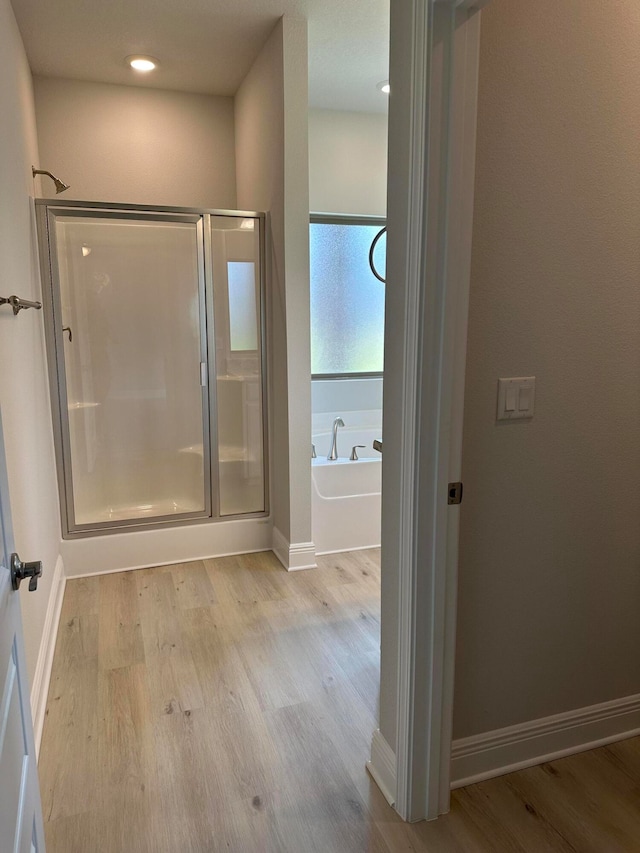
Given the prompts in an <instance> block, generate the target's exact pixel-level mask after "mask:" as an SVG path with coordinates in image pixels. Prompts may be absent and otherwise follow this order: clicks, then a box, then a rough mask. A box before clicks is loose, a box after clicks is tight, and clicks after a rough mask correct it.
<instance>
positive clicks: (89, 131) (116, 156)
mask: <svg viewBox="0 0 640 853" xmlns="http://www.w3.org/2000/svg"><path fill="white" fill-rule="evenodd" d="M34 87H35V97H36V115H37V122H38V143H39V147H40V158H41V166H42V168H44V169H49V171H51V172H54V173H55V174H57V175H58V176H59V177H61V178H62V179H63V180H64V181H65V182H66V183H68V184H70V185H71V189H69V190H68V191H67V192H66V193H65V195H64V196H63V197H62V198H63V199H66V198H70V199H80V200H84V201H113V202H122V203H125V204H159V205H164V206H178V207H180V206H182V207H218V208H234V207H235V206H236V186H235V149H234V126H233V125H234V118H233V98H225V97H215V96H211V95H197V94H191V93H186V92H166V91H163V90H162V89H146V88H144V87H140V86H116V85H111V84H109V83H87V82H84V81H79V80H60V79H57V78H49V77H36V78H35V80H34ZM42 189H43V191H44V194H46V195H47V196H51V195H53V194H54V191H53V186H52V184H51V183H50V182H49V181H47V182H43V184H42Z"/></svg>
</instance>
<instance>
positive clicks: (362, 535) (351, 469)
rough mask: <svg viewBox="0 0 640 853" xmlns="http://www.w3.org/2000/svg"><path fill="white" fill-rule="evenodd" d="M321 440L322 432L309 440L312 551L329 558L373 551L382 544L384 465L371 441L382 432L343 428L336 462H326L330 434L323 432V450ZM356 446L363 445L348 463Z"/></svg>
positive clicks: (339, 436) (339, 437) (339, 438)
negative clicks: (313, 451) (314, 452)
mask: <svg viewBox="0 0 640 853" xmlns="http://www.w3.org/2000/svg"><path fill="white" fill-rule="evenodd" d="M369 433H371V434H370V435H369ZM324 437H325V434H316V435H314V436H313V438H314V443H315V445H316V450H317V453H318V458H317V459H313V460H312V467H311V479H312V484H313V485H312V488H313V495H312V522H313V541H314V543H315V546H316V551H317V553H319V554H331V553H334V552H336V551H355V550H357V549H360V548H376V547H378V546H379V545H380V512H381V486H382V465H381V457H380V454H379V453H378V452H377V451H375V450H373V446H372V443H373V439H374V438H379V437H380V432H376V431H368V430H361V431H358V430H346V429H345V430H341V431H340V433H339V434H338V449H339V452H340V458H339V459H337V460H336V461H335V462H330V461H328V460H327V459H326V456H327V453H328V451H329V447H330V444H331V433H327V434H326V437H327V438H328V443H327V445H326V448H325V445H324ZM341 440H342V441H341ZM354 444H366V445H367V446H366V448H365V449H364V450H362V451H360V450H359V451H358V456H359V457H360V458H359V459H358V461H357V462H350V461H349V454H350V452H351V447H352V445H354ZM321 451H322V453H321Z"/></svg>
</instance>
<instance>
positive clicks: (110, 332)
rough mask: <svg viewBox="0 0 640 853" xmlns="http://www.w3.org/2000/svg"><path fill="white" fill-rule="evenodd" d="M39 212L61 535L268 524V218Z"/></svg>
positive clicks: (149, 211)
mask: <svg viewBox="0 0 640 853" xmlns="http://www.w3.org/2000/svg"><path fill="white" fill-rule="evenodd" d="M36 205H37V219H38V230H39V235H40V253H41V264H42V270H43V287H44V291H45V293H44V297H45V298H44V307H45V310H46V330H47V347H48V355H49V365H50V380H51V389H52V402H53V413H54V433H55V439H56V450H57V460H58V481H59V486H60V503H61V508H62V528H63V535H64V536H65V537H72V536H78V535H95V534H96V533H108V532H109V531H113V530H116V531H122V529H123V528H132V527H134V528H137V529H139V528H140V527H141V526H146V527H149V526H156V525H166V524H171V523H174V524H175V523H185V522H187V521H188V522H189V523H192V522H197V521H199V520H212V519H216V518H229V517H233V516H245V515H249V514H264V513H265V512H266V511H267V502H266V500H267V499H266V458H265V457H266V452H265V448H266V428H265V423H266V421H265V416H264V412H265V370H264V363H265V359H264V334H263V326H264V292H263V291H264V286H263V267H264V264H263V254H264V216H263V215H261V214H256V213H240V212H231V211H196V210H186V209H179V208H170V209H159V208H135V207H131V206H129V205H126V206H125V205H113V204H100V205H96V204H93V203H83V202H70V203H66V204H58V203H56V202H54V201H47V200H38V201H37V202H36Z"/></svg>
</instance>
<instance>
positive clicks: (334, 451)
mask: <svg viewBox="0 0 640 853" xmlns="http://www.w3.org/2000/svg"><path fill="white" fill-rule="evenodd" d="M341 426H342V427H343V426H344V421H343V420H342V418H336V419H335V421H334V422H333V439H332V441H331V450H330V451H329V455H328V456H327V459H330V460H331V461H334V460H336V459H337V458H338V427H341Z"/></svg>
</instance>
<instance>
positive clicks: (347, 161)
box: [309, 95, 387, 216]
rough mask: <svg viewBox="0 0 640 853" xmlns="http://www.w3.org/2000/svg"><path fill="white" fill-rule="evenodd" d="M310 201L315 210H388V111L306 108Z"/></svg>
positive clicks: (380, 213)
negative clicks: (307, 109) (363, 111)
mask: <svg viewBox="0 0 640 853" xmlns="http://www.w3.org/2000/svg"><path fill="white" fill-rule="evenodd" d="M380 97H381V98H382V97H385V96H384V95H381V96H380ZM309 201H310V204H311V210H312V212H314V213H359V214H362V215H363V216H364V215H366V216H385V215H386V211H387V116H386V114H384V113H355V112H344V111H341V110H310V112H309Z"/></svg>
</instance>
